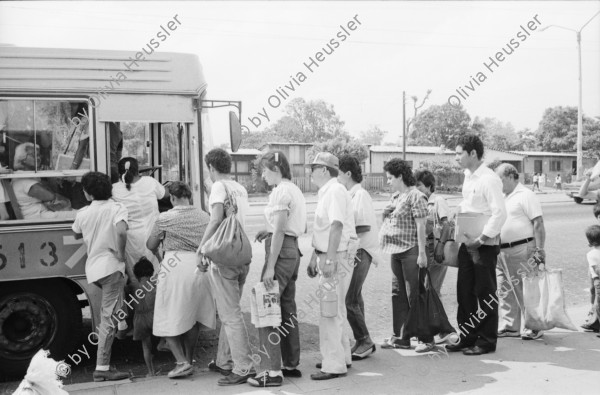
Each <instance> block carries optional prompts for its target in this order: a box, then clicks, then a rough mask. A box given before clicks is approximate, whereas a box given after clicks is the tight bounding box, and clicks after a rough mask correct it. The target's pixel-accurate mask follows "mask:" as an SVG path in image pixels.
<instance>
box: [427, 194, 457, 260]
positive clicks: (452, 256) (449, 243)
mask: <svg viewBox="0 0 600 395" xmlns="http://www.w3.org/2000/svg"><path fill="white" fill-rule="evenodd" d="M434 210H435V213H434V215H433V235H434V243H433V244H434V246H433V250H434V251H435V247H436V246H437V243H439V239H440V237H439V236H438V237H436V230H437V225H438V222H437V201H436V203H435V207H434ZM448 221H450V220H448ZM450 225H451V228H450V234H451V235H452V234H454V233H455V232H454V231H455V225H454V224H453V222H450ZM440 236H441V235H440ZM435 240H437V243H436V242H435ZM459 247H460V246H459V244H458V243H457V242H456V241H454V239H448V240H446V244H444V261H443V262H442V263H440V265H444V266H451V267H458V248H459Z"/></svg>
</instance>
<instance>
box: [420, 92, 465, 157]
mask: <svg viewBox="0 0 600 395" xmlns="http://www.w3.org/2000/svg"><path fill="white" fill-rule="evenodd" d="M471 132H474V129H473V128H472V127H471V117H470V116H469V114H468V113H467V112H466V111H465V110H464V109H463V107H462V106H452V105H450V104H448V103H445V104H442V105H433V106H431V107H429V108H428V109H427V110H425V111H423V112H422V113H420V114H419V115H418V116H417V118H416V119H415V122H414V135H415V138H414V139H413V140H412V143H413V144H417V145H430V146H431V145H435V146H439V145H442V144H443V145H445V146H446V147H447V148H450V149H454V148H455V146H456V140H457V139H458V138H459V137H460V136H462V135H464V134H467V133H471Z"/></svg>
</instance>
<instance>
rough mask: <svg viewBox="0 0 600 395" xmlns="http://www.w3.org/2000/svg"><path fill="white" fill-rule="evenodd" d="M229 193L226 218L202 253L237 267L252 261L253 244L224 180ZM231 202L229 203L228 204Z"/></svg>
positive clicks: (212, 259) (222, 263) (221, 264)
mask: <svg viewBox="0 0 600 395" xmlns="http://www.w3.org/2000/svg"><path fill="white" fill-rule="evenodd" d="M222 184H223V187H224V188H225V192H226V193H227V197H226V199H225V202H224V209H225V216H226V217H225V219H224V220H223V222H221V224H220V225H219V227H218V228H217V230H216V231H215V234H213V235H212V236H211V237H210V239H208V240H207V241H206V243H205V244H204V246H203V247H202V253H203V254H204V255H205V256H207V257H208V258H210V260H211V261H213V262H215V263H216V264H217V265H220V266H230V267H237V266H242V265H245V264H248V263H250V262H251V261H252V246H251V245H250V240H248V236H246V232H244V229H242V225H241V224H240V221H238V219H237V217H236V214H237V211H238V208H237V204H236V202H235V198H234V197H233V195H232V194H231V193H230V192H229V189H228V188H227V186H226V185H225V183H224V182H223V183H222ZM227 203H229V205H228V204H227Z"/></svg>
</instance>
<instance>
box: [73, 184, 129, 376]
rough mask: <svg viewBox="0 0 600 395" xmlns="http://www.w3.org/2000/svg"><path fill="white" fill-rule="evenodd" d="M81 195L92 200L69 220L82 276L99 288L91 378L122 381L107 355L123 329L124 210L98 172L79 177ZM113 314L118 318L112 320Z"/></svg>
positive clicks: (122, 373) (123, 374)
mask: <svg viewBox="0 0 600 395" xmlns="http://www.w3.org/2000/svg"><path fill="white" fill-rule="evenodd" d="M81 184H82V185H83V191H84V193H85V197H86V198H87V199H88V200H91V201H92V204H90V205H89V206H86V207H84V208H82V209H81V210H79V211H78V212H77V216H76V217H75V221H74V222H73V232H75V234H76V235H75V237H76V238H82V237H83V241H84V243H85V245H86V247H87V260H86V262H85V275H86V278H87V281H88V283H90V284H95V285H97V286H98V287H100V288H101V289H102V305H101V307H102V309H101V313H100V325H99V327H98V328H97V331H96V332H95V333H96V335H97V337H98V341H97V343H96V344H97V345H98V353H97V357H96V370H95V371H94V373H93V377H94V381H105V380H122V379H125V378H128V377H129V374H128V373H126V372H118V371H114V370H110V354H111V347H112V343H113V340H114V338H115V334H116V328H117V327H118V329H119V330H124V329H125V328H126V327H127V325H126V324H125V321H123V319H124V318H125V316H126V313H125V312H124V310H123V308H122V307H123V292H124V288H125V244H126V243H127V214H128V213H127V209H126V208H125V206H123V205H122V204H120V203H116V202H114V201H112V200H109V199H110V197H111V190H112V185H111V184H110V178H109V177H108V176H107V175H105V174H102V173H97V172H89V173H86V174H85V175H84V176H83V178H82V179H81ZM116 317H119V318H121V320H120V321H118V323H116V322H115V321H116Z"/></svg>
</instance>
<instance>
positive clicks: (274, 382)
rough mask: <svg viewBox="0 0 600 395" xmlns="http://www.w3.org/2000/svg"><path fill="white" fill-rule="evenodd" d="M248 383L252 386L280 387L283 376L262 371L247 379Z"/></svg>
mask: <svg viewBox="0 0 600 395" xmlns="http://www.w3.org/2000/svg"><path fill="white" fill-rule="evenodd" d="M248 384H250V385H251V386H253V387H281V384H283V377H281V376H275V377H273V376H271V375H269V372H262V373H261V374H257V375H256V376H254V377H250V378H249V379H248Z"/></svg>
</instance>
